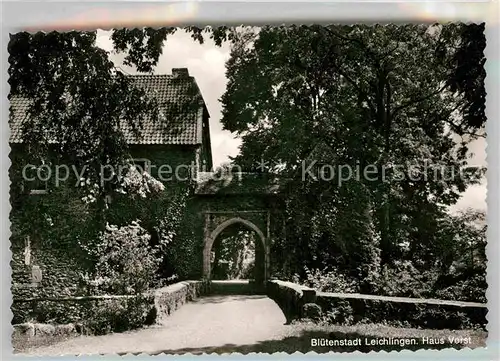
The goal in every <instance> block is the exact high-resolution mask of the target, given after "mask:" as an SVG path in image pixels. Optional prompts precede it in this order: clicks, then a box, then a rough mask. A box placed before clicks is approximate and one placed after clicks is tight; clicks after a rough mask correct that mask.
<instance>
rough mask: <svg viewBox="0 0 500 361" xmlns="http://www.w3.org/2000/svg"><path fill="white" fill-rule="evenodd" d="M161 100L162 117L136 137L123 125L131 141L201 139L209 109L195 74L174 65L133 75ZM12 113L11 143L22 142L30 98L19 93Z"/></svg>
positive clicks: (188, 141) (186, 141)
mask: <svg viewBox="0 0 500 361" xmlns="http://www.w3.org/2000/svg"><path fill="white" fill-rule="evenodd" d="M130 76H131V77H132V78H133V79H134V80H135V82H136V84H137V85H138V86H140V87H142V88H143V89H144V90H145V91H146V92H147V93H148V94H149V95H150V96H153V97H155V98H156V99H157V101H158V103H159V104H160V121H159V122H154V121H153V120H152V119H146V120H145V121H144V122H143V124H142V129H141V136H140V137H137V136H136V135H135V134H134V133H133V132H132V130H131V128H130V126H129V125H127V124H123V125H122V131H123V132H124V135H125V139H126V140H127V143H128V144H185V145H196V144H201V143H202V126H203V124H202V119H203V114H202V113H203V112H204V111H205V112H207V109H206V106H205V103H204V101H203V97H202V95H201V92H200V89H199V88H198V85H197V84H196V81H195V79H194V77H192V76H189V73H188V70H187V69H185V68H181V69H173V70H172V74H171V75H166V74H165V75H130ZM10 103H11V106H12V110H13V116H12V117H11V119H10V121H9V124H10V130H11V134H10V137H9V142H10V143H22V123H23V121H24V120H25V119H27V114H28V109H29V106H30V102H29V101H28V100H27V99H25V98H20V97H16V98H13V99H11V101H10Z"/></svg>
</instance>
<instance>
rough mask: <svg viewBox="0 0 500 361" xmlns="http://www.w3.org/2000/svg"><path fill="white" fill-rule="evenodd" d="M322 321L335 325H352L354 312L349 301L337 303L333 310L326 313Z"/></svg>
mask: <svg viewBox="0 0 500 361" xmlns="http://www.w3.org/2000/svg"><path fill="white" fill-rule="evenodd" d="M324 321H326V323H330V324H336V325H344V326H349V325H352V324H353V323H354V311H353V309H352V306H351V304H350V303H349V301H339V302H338V304H337V305H336V307H335V308H333V309H331V310H329V311H327V312H326V315H325V317H324Z"/></svg>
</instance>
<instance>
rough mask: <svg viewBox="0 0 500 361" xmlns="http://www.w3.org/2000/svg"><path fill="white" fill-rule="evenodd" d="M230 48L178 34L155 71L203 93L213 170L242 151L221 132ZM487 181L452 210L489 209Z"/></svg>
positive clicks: (476, 159)
mask: <svg viewBox="0 0 500 361" xmlns="http://www.w3.org/2000/svg"><path fill="white" fill-rule="evenodd" d="M109 36H110V32H105V31H99V32H98V38H97V45H98V46H100V47H101V48H103V49H105V50H108V51H110V52H111V51H112V42H111V40H110V38H109ZM229 52H230V49H229V46H228V45H223V46H222V47H217V46H215V44H214V42H213V41H212V40H210V39H206V41H205V43H204V44H199V43H197V42H195V41H193V40H192V39H191V37H190V35H189V34H186V33H184V32H183V31H179V32H177V33H175V34H174V35H171V36H169V37H168V39H167V42H166V44H165V46H164V48H163V54H162V56H161V57H160V60H159V63H158V65H157V67H156V69H155V74H171V72H172V68H188V70H189V74H190V75H191V76H194V78H195V79H196V82H197V84H198V86H199V88H200V90H201V93H202V95H203V98H204V100H205V103H206V106H207V108H208V111H209V113H210V136H211V142H212V156H213V163H214V167H217V166H218V165H221V164H222V163H225V162H227V161H229V157H231V156H235V155H237V154H238V152H239V146H240V144H241V140H240V139H238V138H237V137H235V136H234V135H233V134H232V133H230V132H228V131H225V130H223V129H222V124H221V122H220V120H221V116H222V114H221V111H222V105H221V103H220V101H219V99H220V97H221V96H222V94H223V93H224V91H225V89H226V83H227V79H226V76H225V73H226V69H225V63H226V61H227V60H228V59H229ZM110 57H111V59H112V60H113V62H114V63H115V64H116V65H117V66H120V67H121V68H122V69H123V70H124V71H125V72H127V73H130V74H134V73H135V71H134V70H133V69H132V68H128V67H125V66H123V64H122V59H123V57H122V56H121V55H117V54H111V55H110ZM469 150H470V151H471V153H472V157H471V158H470V160H469V164H471V165H481V166H486V142H485V140H484V139H479V140H476V141H474V142H472V143H471V144H470V146H469ZM486 188H487V187H486V180H485V181H483V182H482V183H481V184H479V185H474V186H470V187H469V188H468V189H467V190H466V191H465V192H464V194H463V195H462V197H461V198H460V200H459V201H458V202H457V204H455V205H454V206H452V207H451V208H450V211H451V212H453V213H455V212H459V211H461V210H465V209H467V208H474V209H480V210H486V208H487V207H486Z"/></svg>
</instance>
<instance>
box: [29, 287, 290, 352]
mask: <svg viewBox="0 0 500 361" xmlns="http://www.w3.org/2000/svg"><path fill="white" fill-rule="evenodd" d="M288 327H289V326H287V325H285V316H284V315H283V312H282V311H281V310H280V308H279V307H278V305H277V304H276V303H275V302H274V301H272V300H271V299H270V298H268V297H266V296H262V295H230V296H209V297H203V298H199V299H197V300H195V301H193V302H190V303H187V304H186V305H184V306H183V307H181V308H180V309H179V310H177V311H175V312H174V313H173V314H172V315H170V316H169V317H167V318H166V319H165V322H164V323H163V324H160V325H156V326H153V327H149V328H144V329H140V330H136V331H130V332H125V333H115V334H109V335H104V336H80V337H77V338H74V339H70V340H68V341H64V342H61V343H57V344H54V345H51V346H46V347H39V348H36V349H33V350H31V351H29V352H27V353H28V354H32V355H37V356H42V355H45V356H48V355H50V356H56V355H61V354H73V355H75V354H78V353H80V352H82V350H84V351H85V353H86V354H99V353H101V354H103V353H105V354H111V353H120V354H123V353H128V352H131V353H149V354H157V353H161V352H163V351H166V352H176V353H177V352H196V351H197V350H200V349H203V350H204V351H205V352H209V350H210V349H212V348H214V349H221V348H224V347H228V348H230V347H234V346H242V345H254V344H257V343H259V342H263V341H269V340H279V339H282V338H283V337H285V336H286V333H287V330H288Z"/></svg>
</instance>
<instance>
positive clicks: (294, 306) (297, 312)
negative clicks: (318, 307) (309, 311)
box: [266, 280, 316, 323]
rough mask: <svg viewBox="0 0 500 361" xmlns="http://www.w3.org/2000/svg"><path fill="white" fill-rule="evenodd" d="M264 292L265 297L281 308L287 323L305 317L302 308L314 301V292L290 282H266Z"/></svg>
mask: <svg viewBox="0 0 500 361" xmlns="http://www.w3.org/2000/svg"><path fill="white" fill-rule="evenodd" d="M266 292H267V296H268V297H269V298H271V299H272V300H273V301H274V302H276V303H277V304H278V306H279V307H280V308H281V311H283V314H284V315H285V317H286V320H287V323H290V322H291V321H293V320H295V319H299V318H302V317H303V316H305V315H304V306H305V305H306V304H309V303H314V302H315V300H316V299H315V296H316V291H315V290H313V289H312V288H309V287H305V286H301V285H297V284H295V283H292V282H285V281H279V280H272V281H268V282H267V285H266Z"/></svg>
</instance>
